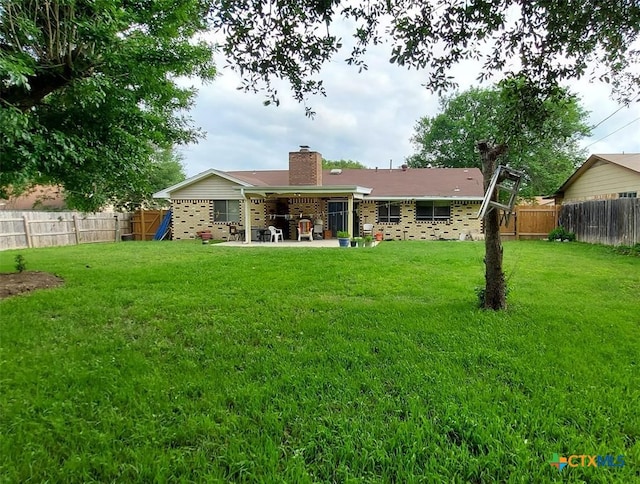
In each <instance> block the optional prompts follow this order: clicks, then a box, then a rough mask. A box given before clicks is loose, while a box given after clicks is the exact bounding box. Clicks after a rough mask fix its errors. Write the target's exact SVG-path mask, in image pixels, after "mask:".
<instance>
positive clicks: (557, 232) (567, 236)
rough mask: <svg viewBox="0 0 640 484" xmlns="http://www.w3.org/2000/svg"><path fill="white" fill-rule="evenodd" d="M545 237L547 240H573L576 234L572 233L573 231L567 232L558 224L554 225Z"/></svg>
mask: <svg viewBox="0 0 640 484" xmlns="http://www.w3.org/2000/svg"><path fill="white" fill-rule="evenodd" d="M547 238H548V239H549V240H561V241H562V242H564V241H569V242H573V241H575V240H576V234H574V233H573V232H569V231H568V230H566V229H565V228H564V227H562V226H560V227H556V228H555V229H553V230H552V231H551V232H549V235H548V236H547Z"/></svg>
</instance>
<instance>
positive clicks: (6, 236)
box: [0, 210, 131, 250]
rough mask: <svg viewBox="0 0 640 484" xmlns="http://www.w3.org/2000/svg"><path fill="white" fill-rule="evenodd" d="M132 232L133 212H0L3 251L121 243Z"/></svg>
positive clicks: (0, 236) (1, 246)
mask: <svg viewBox="0 0 640 484" xmlns="http://www.w3.org/2000/svg"><path fill="white" fill-rule="evenodd" d="M130 232H131V214H129V213H115V212H103V213H90V214H85V213H80V212H32V211H14V210H6V211H5V210H2V211H0V250H7V249H23V248H28V247H53V246H58V245H75V244H83V243H91V242H117V241H119V240H120V239H121V236H122V235H125V234H129V233H130Z"/></svg>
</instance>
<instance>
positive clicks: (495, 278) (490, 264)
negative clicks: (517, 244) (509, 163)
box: [477, 141, 507, 310]
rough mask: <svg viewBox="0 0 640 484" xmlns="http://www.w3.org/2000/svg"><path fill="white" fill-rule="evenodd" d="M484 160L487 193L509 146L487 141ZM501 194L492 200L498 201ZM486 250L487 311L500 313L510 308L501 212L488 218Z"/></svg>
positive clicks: (482, 153) (481, 145)
mask: <svg viewBox="0 0 640 484" xmlns="http://www.w3.org/2000/svg"><path fill="white" fill-rule="evenodd" d="M477 146H478V149H479V150H480V157H481V158H482V175H483V179H484V190H485V193H486V191H487V189H488V188H489V183H490V182H491V177H492V175H493V172H494V171H495V170H496V160H497V159H498V157H499V156H500V155H502V154H503V153H505V152H506V151H507V147H506V145H503V144H499V145H497V146H491V145H489V144H488V143H487V142H486V141H480V142H478V144H477ZM496 197H497V194H496V193H494V194H493V195H492V198H491V199H492V200H494V201H496V200H497V198H496ZM484 234H485V235H484V237H485V238H484V246H485V257H484V263H485V275H484V278H485V291H484V307H485V309H493V310H499V309H504V308H506V307H507V294H506V284H505V280H504V272H503V271H502V242H501V240H500V211H499V210H498V209H493V210H490V211H489V212H488V213H487V214H485V216H484Z"/></svg>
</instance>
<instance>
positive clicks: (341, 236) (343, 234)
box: [338, 230, 349, 239]
mask: <svg viewBox="0 0 640 484" xmlns="http://www.w3.org/2000/svg"><path fill="white" fill-rule="evenodd" d="M338 238H339V239H348V238H349V232H346V231H342V230H338Z"/></svg>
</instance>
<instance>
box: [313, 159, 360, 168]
mask: <svg viewBox="0 0 640 484" xmlns="http://www.w3.org/2000/svg"><path fill="white" fill-rule="evenodd" d="M322 168H324V169H325V170H329V169H331V168H366V166H364V165H363V164H362V163H360V162H359V161H353V160H325V159H324V158H323V159H322Z"/></svg>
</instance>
